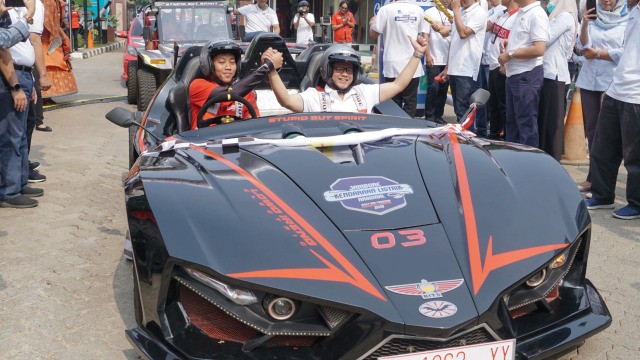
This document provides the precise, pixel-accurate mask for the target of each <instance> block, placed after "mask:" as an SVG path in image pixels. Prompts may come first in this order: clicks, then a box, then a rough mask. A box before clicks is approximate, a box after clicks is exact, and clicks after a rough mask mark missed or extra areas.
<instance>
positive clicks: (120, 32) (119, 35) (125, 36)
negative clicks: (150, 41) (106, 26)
mask: <svg viewBox="0 0 640 360" xmlns="http://www.w3.org/2000/svg"><path fill="white" fill-rule="evenodd" d="M116 36H117V37H119V38H123V39H126V38H127V32H126V31H118V32H117V33H116Z"/></svg>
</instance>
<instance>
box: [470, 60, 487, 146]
mask: <svg viewBox="0 0 640 360" xmlns="http://www.w3.org/2000/svg"><path fill="white" fill-rule="evenodd" d="M476 83H477V84H478V89H479V88H482V89H485V90H489V65H480V71H479V72H478V79H477V80H476ZM474 123H475V124H476V129H477V131H476V134H477V135H478V136H483V137H484V136H487V107H486V106H484V107H482V108H480V109H478V110H476V118H475V121H474Z"/></svg>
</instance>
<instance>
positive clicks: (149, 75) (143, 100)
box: [138, 68, 156, 111]
mask: <svg viewBox="0 0 640 360" xmlns="http://www.w3.org/2000/svg"><path fill="white" fill-rule="evenodd" d="M155 92H156V77H155V75H154V74H153V72H151V70H148V69H145V68H141V69H138V111H145V110H147V106H149V104H150V103H151V99H152V98H153V94H154V93H155Z"/></svg>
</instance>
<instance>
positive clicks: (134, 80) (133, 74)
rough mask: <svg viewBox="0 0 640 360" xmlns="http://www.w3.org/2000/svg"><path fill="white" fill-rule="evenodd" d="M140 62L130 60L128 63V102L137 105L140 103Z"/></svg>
mask: <svg viewBox="0 0 640 360" xmlns="http://www.w3.org/2000/svg"><path fill="white" fill-rule="evenodd" d="M137 70H138V62H137V61H134V60H130V61H129V62H128V63H127V102H128V103H129V104H135V103H136V101H138V74H137Z"/></svg>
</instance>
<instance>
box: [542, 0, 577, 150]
mask: <svg viewBox="0 0 640 360" xmlns="http://www.w3.org/2000/svg"><path fill="white" fill-rule="evenodd" d="M547 10H548V11H549V13H550V15H549V40H547V49H546V51H545V53H544V57H543V59H542V61H543V64H542V66H543V68H544V82H543V83H542V91H541V92H540V103H539V105H538V135H539V137H540V142H539V145H538V147H539V148H540V149H541V150H544V151H545V152H546V153H547V154H549V155H551V156H553V157H554V158H555V159H556V160H558V161H560V157H561V156H562V144H563V142H564V88H565V84H570V83H571V77H570V76H569V65H568V59H570V58H571V56H572V49H573V46H574V43H575V39H576V35H577V29H578V7H577V6H576V2H575V1H574V0H552V2H549V4H548V5H547Z"/></svg>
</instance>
